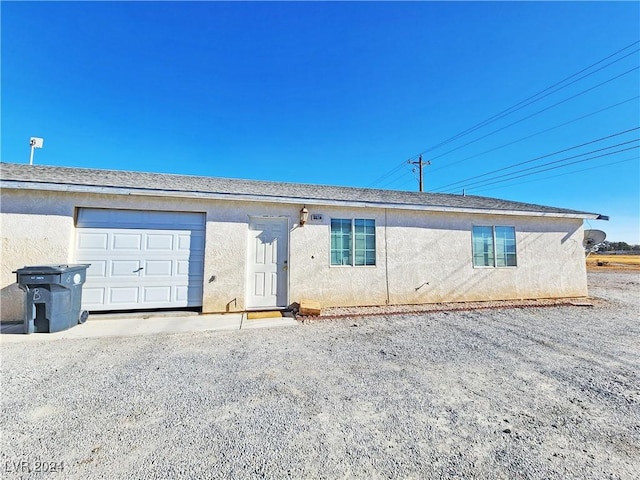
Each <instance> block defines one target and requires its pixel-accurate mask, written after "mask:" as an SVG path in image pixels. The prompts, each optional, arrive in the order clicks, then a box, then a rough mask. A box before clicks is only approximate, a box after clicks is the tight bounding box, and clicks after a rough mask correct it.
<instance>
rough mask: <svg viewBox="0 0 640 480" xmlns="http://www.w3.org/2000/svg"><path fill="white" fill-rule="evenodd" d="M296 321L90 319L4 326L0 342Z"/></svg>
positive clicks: (229, 317) (292, 322)
mask: <svg viewBox="0 0 640 480" xmlns="http://www.w3.org/2000/svg"><path fill="white" fill-rule="evenodd" d="M297 324H298V322H297V321H296V320H295V319H293V318H285V317H282V318H265V319H256V320H247V319H246V314H244V313H227V314H219V315H189V316H185V317H173V316H161V317H152V318H143V319H142V318H109V319H100V318H96V317H93V318H91V317H89V321H87V322H86V323H84V324H82V325H77V326H75V327H73V328H70V329H69V330H64V331H62V332H56V333H33V334H31V335H25V334H24V333H22V332H23V326H22V324H5V325H2V335H0V342H2V343H5V342H7V343H10V342H11V343H15V342H32V341H42V340H58V339H62V338H94V337H131V336H140V335H157V334H172V333H193V332H207V331H215V330H240V329H243V330H245V329H249V330H250V329H256V328H268V327H285V326H294V325H297Z"/></svg>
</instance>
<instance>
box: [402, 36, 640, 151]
mask: <svg viewBox="0 0 640 480" xmlns="http://www.w3.org/2000/svg"><path fill="white" fill-rule="evenodd" d="M638 43H640V40H637V41H635V42H632V43H630V44H629V45H627V46H626V47H623V48H621V49H620V50H618V51H616V52H614V53H612V54H610V55H608V56H606V57H605V58H602V59H600V60H598V61H597V62H595V63H592V64H591V65H589V66H588V67H585V68H583V69H582V70H580V71H578V72H576V73H574V74H572V75H570V76H568V77H566V78H564V79H562V80H560V81H559V82H556V83H554V84H553V85H550V86H549V87H546V88H545V89H543V90H541V91H540V92H538V93H536V94H534V95H532V96H530V97H528V98H526V99H524V100H522V101H520V102H518V103H516V104H515V105H512V106H511V107H509V108H507V109H505V110H503V111H501V112H499V113H497V114H495V115H493V116H491V117H489V118H488V119H486V120H483V121H482V122H480V123H478V124H476V125H474V126H472V127H469V128H467V129H466V130H464V131H462V132H460V133H458V134H456V135H454V136H453V137H450V138H448V139H446V140H444V141H442V142H440V143H438V144H437V145H434V146H433V147H431V148H428V149H426V150H423V151H422V152H420V153H418V154H416V155H414V156H413V157H411V158H410V160H413V159H415V158H417V157H418V156H419V155H423V154H425V153H427V152H429V151H432V150H435V149H436V148H439V147H441V146H444V145H446V144H448V143H451V142H452V141H454V140H457V139H458V138H460V137H462V136H465V135H468V134H469V133H471V132H473V131H475V130H477V129H478V128H481V127H483V126H485V125H488V124H490V123H492V122H494V121H496V120H497V119H498V118H496V117H500V116H501V115H502V116H505V115H507V114H508V113H507V112H509V111H510V110H513V109H514V108H516V107H519V106H520V105H521V104H523V103H525V102H527V101H529V100H532V99H534V98H535V97H537V96H539V95H541V94H543V93H545V92H547V91H548V90H550V89H552V88H554V87H556V86H558V85H560V84H562V83H563V82H565V81H567V80H570V79H571V78H573V77H575V76H577V75H580V74H581V73H583V72H585V71H587V70H589V69H590V68H592V67H594V66H596V65H598V64H600V63H602V62H604V61H606V60H608V59H610V58H611V57H614V56H616V55H617V54H619V53H621V52H623V51H624V50H626V49H628V48H630V47H633V46H634V45H637V44H638ZM636 51H637V50H636ZM632 53H635V52H632ZM629 55H630V54H628V55H625V56H624V57H622V58H626V57H627V56H629ZM622 58H620V59H618V60H621V59H622ZM618 60H616V62H617V61H618ZM612 63H615V62H612ZM609 65H611V64H609ZM609 65H607V66H609ZM599 70H601V69H599ZM599 70H596V71H594V72H592V73H595V72H597V71H599ZM583 78H584V77H583ZM572 83H575V82H572ZM566 86H568V85H566ZM563 88H564V87H563ZM538 100H539V99H538ZM515 111H517V110H513V111H512V112H510V113H513V112H515ZM500 118H502V117H500Z"/></svg>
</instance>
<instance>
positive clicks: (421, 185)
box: [409, 155, 431, 192]
mask: <svg viewBox="0 0 640 480" xmlns="http://www.w3.org/2000/svg"><path fill="white" fill-rule="evenodd" d="M409 163H410V164H411V165H418V172H419V175H420V191H421V192H424V182H423V178H424V177H423V175H422V167H424V166H425V165H431V161H430V160H427V161H426V162H423V161H422V155H420V157H419V158H418V161H417V162H415V161H414V162H412V161H411V160H409Z"/></svg>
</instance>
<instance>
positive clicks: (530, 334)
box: [0, 272, 640, 479]
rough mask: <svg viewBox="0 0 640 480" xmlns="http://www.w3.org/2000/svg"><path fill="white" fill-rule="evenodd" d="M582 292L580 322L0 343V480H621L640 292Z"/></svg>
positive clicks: (636, 441) (534, 316)
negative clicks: (585, 301) (586, 295)
mask: <svg viewBox="0 0 640 480" xmlns="http://www.w3.org/2000/svg"><path fill="white" fill-rule="evenodd" d="M589 281H590V293H591V295H592V296H594V297H597V298H596V301H594V302H593V303H594V306H593V307H584V306H551V307H545V308H533V307H522V308H497V309H491V310H478V311H457V312H455V311H439V312H428V313H420V314H406V315H404V314H403V315H388V316H385V315H376V316H370V317H363V316H360V317H352V318H341V319H334V320H323V321H316V322H313V323H309V324H303V325H300V326H298V327H292V328H288V329H259V330H246V331H234V332H211V333H205V334H203V333H198V334H179V335H156V336H146V337H127V338H94V339H82V340H80V339H78V340H71V339H68V340H64V339H62V340H56V341H47V342H35V343H31V342H30V343H28V344H27V343H25V344H16V343H11V344H3V345H2V366H1V368H2V370H1V375H2V376H1V378H2V411H1V414H0V427H1V429H2V439H1V447H2V448H1V451H2V453H1V455H2V458H1V460H2V464H1V467H2V472H3V477H4V478H70V479H76V478H77V479H80V478H82V479H85V478H88V479H90V478H108V479H120V478H122V479H129V478H131V479H135V478H233V479H242V478H276V479H279V478H327V479H333V478H368V479H376V478H420V479H423V478H482V479H492V478H505V479H507V478H508V479H514V478H516V479H517V478H523V479H525V478H531V479H543V478H544V479H569V478H580V479H582V478H592V479H637V478H639V477H640V320H639V317H640V275H639V274H638V272H631V273H620V272H607V273H590V274H589ZM62 462H63V468H64V470H63V471H62V472H51V471H49V472H47V473H41V472H36V471H35V470H36V469H37V468H38V467H40V468H39V469H40V470H52V469H57V470H60V467H61V463H62ZM29 469H30V470H31V473H28V470H29Z"/></svg>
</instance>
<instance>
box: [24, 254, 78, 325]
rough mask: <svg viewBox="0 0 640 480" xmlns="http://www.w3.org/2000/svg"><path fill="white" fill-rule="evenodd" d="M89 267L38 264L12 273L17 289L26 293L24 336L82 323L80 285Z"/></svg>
mask: <svg viewBox="0 0 640 480" xmlns="http://www.w3.org/2000/svg"><path fill="white" fill-rule="evenodd" d="M89 266H90V265H89V264H76V265H39V266H33V267H24V268H20V269H18V270H16V271H15V272H13V273H15V274H17V282H18V286H19V287H20V289H22V290H24V291H25V292H26V294H27V295H26V298H25V309H24V310H25V312H24V333H34V332H49V333H53V332H59V331H61V330H66V329H68V328H71V327H73V326H74V325H77V324H78V323H84V322H85V321H86V320H87V317H88V316H89V312H87V311H83V310H82V285H83V284H84V282H85V280H86V278H87V268H89Z"/></svg>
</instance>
